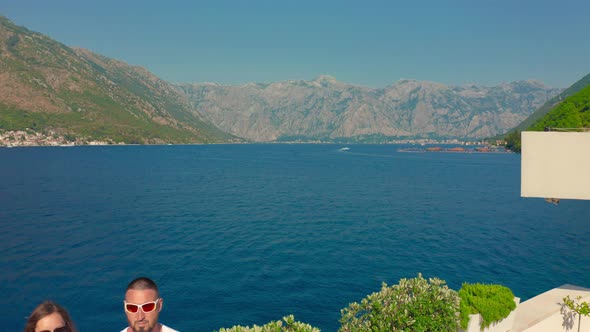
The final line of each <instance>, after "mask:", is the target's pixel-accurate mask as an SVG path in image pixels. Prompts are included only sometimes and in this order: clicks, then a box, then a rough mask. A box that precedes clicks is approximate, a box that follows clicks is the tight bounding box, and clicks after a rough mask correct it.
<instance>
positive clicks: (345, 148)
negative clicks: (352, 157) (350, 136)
mask: <svg viewBox="0 0 590 332" xmlns="http://www.w3.org/2000/svg"><path fill="white" fill-rule="evenodd" d="M348 150H350V148H349V147H344V148H341V149H339V150H338V151H348Z"/></svg>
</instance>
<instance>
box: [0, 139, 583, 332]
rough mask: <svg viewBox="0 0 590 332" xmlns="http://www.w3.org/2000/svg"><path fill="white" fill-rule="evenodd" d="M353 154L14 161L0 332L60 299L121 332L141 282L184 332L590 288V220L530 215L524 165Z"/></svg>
mask: <svg viewBox="0 0 590 332" xmlns="http://www.w3.org/2000/svg"><path fill="white" fill-rule="evenodd" d="M341 147H342V146H339V145H202V146H199V145H196V146H124V147H72V148H14V149H0V227H1V232H0V294H2V296H1V297H0V312H2V316H3V317H4V318H5V319H4V321H3V327H2V330H6V331H20V330H22V328H23V327H24V323H25V316H27V315H28V314H29V313H30V311H31V310H32V309H33V308H34V307H35V305H36V304H37V303H38V302H40V301H42V300H44V299H54V300H56V301H58V302H60V303H62V304H63V305H64V306H66V307H67V308H68V309H69V311H70V313H71V314H72V316H73V318H74V320H75V321H76V323H77V324H78V326H79V327H80V329H81V330H82V331H84V332H86V331H90V332H92V331H105V330H112V331H120V330H121V329H122V328H123V327H124V326H125V324H126V321H125V316H124V314H123V308H122V300H123V294H124V289H125V287H126V285H127V283H128V282H129V281H130V280H131V279H133V278H135V277H137V276H140V275H147V276H150V277H152V278H153V279H155V280H156V281H157V282H158V284H159V286H160V288H161V294H162V297H163V298H164V299H165V302H164V309H163V311H162V313H161V316H160V320H161V321H162V322H163V323H165V324H167V325H169V326H171V327H174V328H176V329H179V330H181V331H184V332H187V331H212V330H214V329H219V328H221V327H230V326H232V325H236V324H241V325H252V324H254V323H256V324H259V325H260V324H264V323H266V322H268V321H270V320H276V319H280V318H281V317H283V316H285V315H287V314H291V313H292V314H294V315H295V317H296V319H297V320H301V321H304V322H307V323H310V324H312V325H314V326H317V327H319V328H321V329H322V330H323V331H336V330H337V329H338V326H339V323H338V319H339V318H340V309H342V308H345V307H346V306H347V305H348V303H350V302H353V301H360V300H361V299H362V298H363V297H365V296H366V295H368V294H370V293H372V292H374V291H377V290H378V289H379V288H380V285H381V282H387V283H388V284H394V283H397V281H398V280H399V279H400V278H404V277H414V276H416V274H417V273H419V272H422V273H423V274H424V275H425V276H427V277H432V276H437V277H439V278H441V279H444V280H446V281H447V282H448V284H449V286H450V287H451V288H454V289H459V288H460V286H461V283H462V282H485V283H500V284H503V285H506V286H508V287H510V288H511V289H512V290H513V292H514V293H515V295H516V296H519V297H521V298H522V299H523V300H526V299H527V298H530V297H532V296H534V295H536V294H539V293H541V292H544V291H546V290H549V289H551V288H554V287H557V286H560V285H562V284H565V283H571V284H577V285H580V286H585V287H590V202H589V201H562V202H561V203H560V204H559V205H557V206H555V205H551V204H548V203H545V202H544V201H543V200H542V199H530V198H528V199H524V198H521V197H520V196H519V195H520V156H519V155H515V154H475V153H474V154H454V153H402V152H397V149H398V148H399V146H395V145H352V146H349V147H350V150H348V151H345V152H342V151H339V149H340V148H341ZM6 318H7V319H6Z"/></svg>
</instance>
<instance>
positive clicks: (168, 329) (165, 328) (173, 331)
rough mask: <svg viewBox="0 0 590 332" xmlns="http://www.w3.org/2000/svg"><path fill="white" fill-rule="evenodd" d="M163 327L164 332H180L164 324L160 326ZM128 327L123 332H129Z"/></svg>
mask: <svg viewBox="0 0 590 332" xmlns="http://www.w3.org/2000/svg"><path fill="white" fill-rule="evenodd" d="M160 325H162V332H178V331H176V330H173V329H171V328H169V327H168V326H166V325H164V324H160ZM127 329H128V327H126V328H124V329H123V330H122V331H121V332H127Z"/></svg>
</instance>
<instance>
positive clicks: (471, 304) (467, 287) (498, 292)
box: [459, 283, 516, 330]
mask: <svg viewBox="0 0 590 332" xmlns="http://www.w3.org/2000/svg"><path fill="white" fill-rule="evenodd" d="M459 297H460V298H461V327H462V328H464V329H465V328H467V324H468V323H469V315H471V314H477V313H479V314H481V316H482V318H483V322H482V326H481V329H482V330H483V329H484V328H486V327H488V326H490V324H491V323H493V322H497V321H500V320H502V319H504V318H506V317H508V315H510V312H511V311H512V310H514V309H515V308H516V303H514V294H512V291H511V290H510V289H509V288H507V287H504V286H501V285H485V284H480V283H477V284H468V283H464V284H463V286H462V287H461V289H460V290H459Z"/></svg>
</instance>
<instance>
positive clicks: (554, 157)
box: [520, 131, 590, 199]
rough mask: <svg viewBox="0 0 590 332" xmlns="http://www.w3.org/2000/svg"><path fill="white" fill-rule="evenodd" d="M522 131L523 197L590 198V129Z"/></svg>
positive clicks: (521, 191)
mask: <svg viewBox="0 0 590 332" xmlns="http://www.w3.org/2000/svg"><path fill="white" fill-rule="evenodd" d="M521 135H522V136H521V138H522V157H521V158H522V163H521V190H520V195H521V196H522V197H542V198H559V199H590V132H533V131H524V132H522V133H521Z"/></svg>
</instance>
